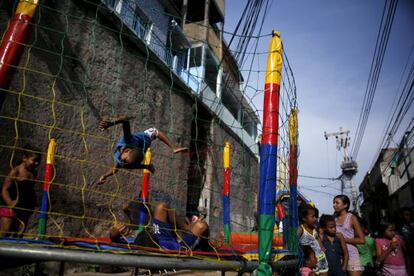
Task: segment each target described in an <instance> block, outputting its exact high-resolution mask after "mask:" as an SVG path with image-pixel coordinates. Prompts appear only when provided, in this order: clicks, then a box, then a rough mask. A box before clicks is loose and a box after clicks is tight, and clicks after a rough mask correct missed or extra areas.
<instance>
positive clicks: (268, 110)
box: [261, 83, 280, 145]
mask: <svg viewBox="0 0 414 276" xmlns="http://www.w3.org/2000/svg"><path fill="white" fill-rule="evenodd" d="M279 93H280V85H278V84H276V83H266V84H265V92H264V101H263V103H264V104H263V105H264V106H263V109H264V111H263V134H262V141H261V143H262V144H268V145H277V138H278V128H279V121H278V120H279V116H278V112H279Z"/></svg>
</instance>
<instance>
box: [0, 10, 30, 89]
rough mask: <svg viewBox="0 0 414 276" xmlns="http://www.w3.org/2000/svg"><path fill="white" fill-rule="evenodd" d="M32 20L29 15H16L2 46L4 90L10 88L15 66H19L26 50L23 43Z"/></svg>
mask: <svg viewBox="0 0 414 276" xmlns="http://www.w3.org/2000/svg"><path fill="white" fill-rule="evenodd" d="M31 20H32V18H31V17H30V16H28V15H22V14H16V15H14V17H13V19H12V20H11V21H10V25H9V28H8V29H7V31H6V33H5V35H4V38H3V40H2V43H1V45H0V87H2V88H7V87H8V86H9V84H10V81H11V79H12V77H13V72H14V70H15V68H14V66H16V65H17V64H19V60H20V57H21V55H22V53H23V50H24V45H23V44H22V43H24V42H25V41H26V38H27V34H28V31H29V28H30V24H29V23H30V21H31ZM10 65H14V66H10Z"/></svg>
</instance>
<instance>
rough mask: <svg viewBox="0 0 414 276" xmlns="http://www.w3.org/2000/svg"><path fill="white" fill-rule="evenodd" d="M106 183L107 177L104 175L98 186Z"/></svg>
mask: <svg viewBox="0 0 414 276" xmlns="http://www.w3.org/2000/svg"><path fill="white" fill-rule="evenodd" d="M105 182H106V176H105V175H102V176H101V177H100V178H99V180H98V182H96V184H98V185H101V184H104V183H105Z"/></svg>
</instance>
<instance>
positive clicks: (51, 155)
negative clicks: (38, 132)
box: [46, 139, 56, 165]
mask: <svg viewBox="0 0 414 276" xmlns="http://www.w3.org/2000/svg"><path fill="white" fill-rule="evenodd" d="M55 151H56V140H55V139H50V142H49V146H48V148H47V158H46V164H50V165H53V163H54V162H55Z"/></svg>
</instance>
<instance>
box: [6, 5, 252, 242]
mask: <svg viewBox="0 0 414 276" xmlns="http://www.w3.org/2000/svg"><path fill="white" fill-rule="evenodd" d="M3 5H6V4H3ZM7 8H9V9H10V8H11V7H7ZM9 11H10V10H9ZM0 13H1V14H0V17H1V18H10V15H11V14H12V13H11V11H10V13H8V12H7V11H6V9H0ZM224 16H225V14H224V1H223V0H205V1H186V0H183V1H174V0H153V1H144V0H135V1H126V0H125V1H123V0H102V1H98V0H92V1H45V2H42V4H41V7H40V8H39V10H38V12H37V18H36V19H35V21H34V22H35V23H34V25H33V26H32V35H31V36H30V39H29V41H28V43H27V47H26V49H25V52H24V55H23V57H22V59H21V62H20V64H19V66H18V67H17V68H16V75H15V77H14V80H13V82H12V85H11V87H10V89H8V90H7V91H4V93H6V100H5V102H4V105H3V107H2V109H1V111H0V129H1V130H2V132H1V137H0V144H1V146H0V151H1V155H0V160H1V162H0V171H1V175H2V177H1V179H0V181H3V180H4V176H5V175H6V174H7V172H8V171H9V170H10V166H11V165H13V164H15V163H16V162H18V160H19V158H20V150H19V149H21V148H22V147H23V146H24V145H25V144H26V143H30V144H32V145H35V146H37V147H39V148H41V149H43V150H44V151H46V148H47V143H48V140H49V138H50V137H53V138H56V139H57V144H58V146H57V152H56V154H57V155H56V164H55V169H56V175H55V178H54V182H53V185H52V186H51V191H50V206H51V208H50V211H51V212H53V215H52V214H51V215H50V216H49V218H50V219H49V229H50V232H49V233H52V235H53V234H56V235H68V236H71V235H76V236H92V235H98V236H99V235H105V234H106V229H107V228H108V227H109V225H110V224H111V223H112V222H113V221H114V220H122V211H121V209H122V206H123V205H124V204H125V203H126V202H127V201H128V200H131V199H135V200H136V199H137V196H138V192H139V190H140V186H141V184H140V183H141V177H142V174H141V172H132V173H131V172H130V171H121V172H119V173H118V174H117V176H116V177H113V178H111V180H109V181H108V182H107V183H105V184H104V185H101V186H98V185H97V184H96V180H97V179H98V178H99V176H100V175H101V174H102V173H103V172H104V171H105V170H107V169H108V167H109V166H110V164H112V157H111V156H112V147H113V143H114V142H115V141H116V139H117V138H118V137H119V135H120V133H121V129H120V128H111V129H110V130H109V131H107V132H104V133H103V132H101V131H100V130H99V129H98V127H97V126H98V123H99V121H100V120H101V119H102V118H104V117H115V116H117V115H121V114H129V115H131V116H134V117H135V118H136V119H135V120H133V121H132V128H133V130H135V131H137V130H143V129H145V128H147V127H151V126H156V127H157V128H159V129H160V130H162V131H164V132H166V133H167V134H168V135H169V136H170V137H171V138H172V140H174V141H177V143H179V144H180V145H183V146H187V147H189V148H190V154H188V155H179V156H177V155H172V154H171V151H170V149H168V148H167V147H166V146H164V145H162V143H160V142H154V144H153V146H152V148H151V152H152V154H153V159H152V162H153V163H154V164H155V167H156V173H155V174H154V175H152V176H151V189H150V190H151V193H150V199H151V200H153V201H159V200H162V201H167V202H169V203H170V204H171V206H172V207H173V208H175V209H177V210H178V211H179V212H181V213H184V212H187V213H192V212H196V211H197V209H198V207H199V205H200V204H201V205H202V207H203V208H205V209H206V210H207V212H208V214H209V217H208V219H209V221H210V225H211V227H212V230H213V232H214V231H217V230H219V229H221V220H222V207H221V204H222V203H221V182H222V174H223V169H222V151H223V149H222V147H223V146H224V142H230V144H231V160H232V161H231V167H232V184H231V185H232V186H231V188H232V190H233V191H237V193H235V195H234V196H233V197H232V201H231V210H232V220H233V221H234V223H233V228H234V229H235V230H239V231H240V230H249V229H251V227H252V226H253V214H254V211H255V210H256V206H257V202H256V201H257V199H256V198H257V196H256V195H257V189H258V174H259V172H258V171H259V170H258V158H257V155H258V147H257V144H256V142H255V140H256V136H257V126H258V124H259V122H260V121H259V118H258V117H257V115H256V114H255V112H254V110H253V109H252V108H251V107H250V105H249V104H248V102H247V101H246V99H245V98H244V97H243V95H242V93H241V91H240V85H241V82H242V81H243V78H242V76H241V74H240V71H239V68H238V65H237V62H236V60H235V59H234V57H233V56H232V55H231V53H230V51H229V49H228V48H227V46H226V44H225V42H224V40H223V38H222V37H223V36H222V31H221V30H222V27H220V26H222V24H223V22H224ZM6 27H7V21H6V20H2V21H1V23H0V30H1V31H2V32H4V30H5V28H6ZM42 167H43V164H42V165H41V167H40V168H42ZM42 177H43V173H42V172H41V173H40V176H39V179H42ZM36 189H37V191H38V194H39V195H40V190H41V181H39V186H38V187H36ZM35 225H36V216H34V217H33V219H32V220H31V226H30V227H31V229H32V231H33V228H34V227H35Z"/></svg>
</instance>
